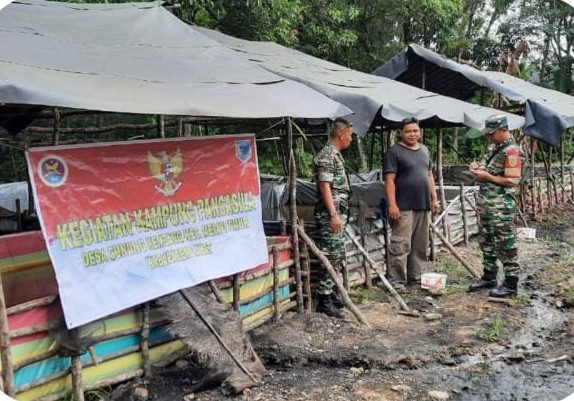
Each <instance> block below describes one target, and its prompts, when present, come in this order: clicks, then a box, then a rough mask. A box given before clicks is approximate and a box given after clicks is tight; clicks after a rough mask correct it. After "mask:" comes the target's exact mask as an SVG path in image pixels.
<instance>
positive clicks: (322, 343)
mask: <svg viewBox="0 0 574 401" xmlns="http://www.w3.org/2000/svg"><path fill="white" fill-rule="evenodd" d="M327 344H329V340H328V339H327V337H326V336H324V335H322V334H319V335H316V336H313V337H311V345H312V346H313V348H316V349H325V348H326V347H327Z"/></svg>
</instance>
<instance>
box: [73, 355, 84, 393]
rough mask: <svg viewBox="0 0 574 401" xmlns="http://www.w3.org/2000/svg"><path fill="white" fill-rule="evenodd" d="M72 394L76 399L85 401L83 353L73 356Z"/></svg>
mask: <svg viewBox="0 0 574 401" xmlns="http://www.w3.org/2000/svg"><path fill="white" fill-rule="evenodd" d="M72 394H73V400H74V401H84V385H83V382H82V355H79V354H78V355H73V356H72Z"/></svg>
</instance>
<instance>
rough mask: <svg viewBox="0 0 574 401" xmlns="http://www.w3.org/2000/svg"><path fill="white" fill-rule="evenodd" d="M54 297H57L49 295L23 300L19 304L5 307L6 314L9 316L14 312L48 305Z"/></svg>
mask: <svg viewBox="0 0 574 401" xmlns="http://www.w3.org/2000/svg"><path fill="white" fill-rule="evenodd" d="M56 298H57V297H56V296H55V295H49V296H47V297H43V298H38V299H35V300H33V301H29V302H25V303H22V304H19V305H14V306H11V307H9V308H6V314H7V315H8V316H10V315H13V314H15V313H20V312H26V311H29V310H32V309H36V308H39V307H41V306H44V305H49V304H51V303H52V302H54V300H55V299H56Z"/></svg>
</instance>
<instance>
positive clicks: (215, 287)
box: [207, 280, 225, 304]
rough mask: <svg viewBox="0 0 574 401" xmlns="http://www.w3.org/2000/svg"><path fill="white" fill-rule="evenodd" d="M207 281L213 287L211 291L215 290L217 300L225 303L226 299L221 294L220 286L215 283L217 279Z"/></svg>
mask: <svg viewBox="0 0 574 401" xmlns="http://www.w3.org/2000/svg"><path fill="white" fill-rule="evenodd" d="M207 283H208V285H209V288H211V292H213V295H215V299H217V302H219V303H220V304H224V303H225V299H223V295H221V291H219V288H217V284H215V281H213V280H209V281H208V282H207Z"/></svg>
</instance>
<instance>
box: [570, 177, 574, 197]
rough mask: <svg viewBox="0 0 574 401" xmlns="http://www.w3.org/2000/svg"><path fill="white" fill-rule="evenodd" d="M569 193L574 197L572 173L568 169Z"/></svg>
mask: <svg viewBox="0 0 574 401" xmlns="http://www.w3.org/2000/svg"><path fill="white" fill-rule="evenodd" d="M570 195H571V196H572V197H574V174H572V171H570Z"/></svg>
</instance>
